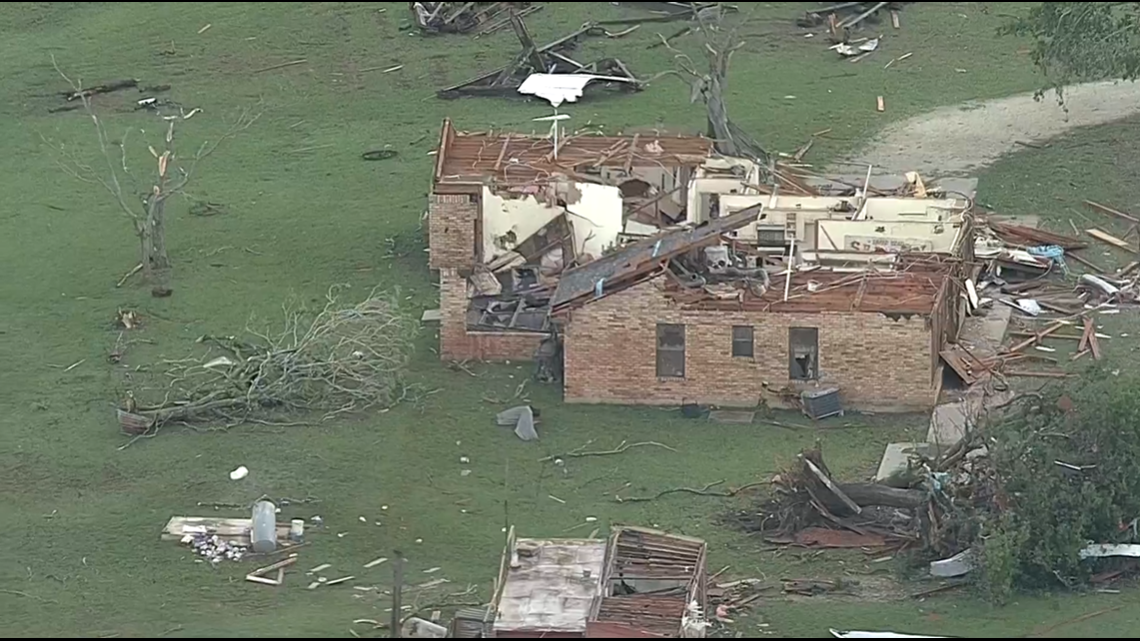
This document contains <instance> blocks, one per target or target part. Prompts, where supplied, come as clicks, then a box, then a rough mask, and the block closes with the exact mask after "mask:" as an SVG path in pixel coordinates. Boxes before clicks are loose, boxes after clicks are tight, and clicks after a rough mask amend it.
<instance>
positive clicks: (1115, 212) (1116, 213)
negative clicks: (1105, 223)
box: [1085, 200, 1140, 224]
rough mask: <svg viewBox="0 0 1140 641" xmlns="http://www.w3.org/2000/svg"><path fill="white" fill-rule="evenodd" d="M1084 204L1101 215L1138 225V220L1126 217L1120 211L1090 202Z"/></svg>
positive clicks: (1126, 215)
mask: <svg viewBox="0 0 1140 641" xmlns="http://www.w3.org/2000/svg"><path fill="white" fill-rule="evenodd" d="M1085 204H1086V205H1088V206H1089V207H1091V208H1093V209H1095V210H1096V211H1099V212H1101V213H1102V214H1108V215H1109V216H1116V217H1117V218H1120V219H1122V220H1127V221H1128V222H1130V223H1134V224H1135V223H1140V218H1136V217H1135V216H1130V215H1128V214H1126V213H1124V212H1122V211H1118V210H1116V209H1113V208H1112V207H1109V206H1107V205H1102V204H1100V203H1095V202H1093V201H1091V200H1086V201H1085Z"/></svg>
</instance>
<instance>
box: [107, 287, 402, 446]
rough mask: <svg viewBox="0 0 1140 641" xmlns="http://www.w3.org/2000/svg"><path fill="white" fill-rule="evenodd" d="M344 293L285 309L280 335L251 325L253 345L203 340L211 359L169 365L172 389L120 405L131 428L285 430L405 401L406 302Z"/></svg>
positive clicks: (138, 431)
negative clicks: (315, 306) (347, 298)
mask: <svg viewBox="0 0 1140 641" xmlns="http://www.w3.org/2000/svg"><path fill="white" fill-rule="evenodd" d="M341 290H342V288H341V287H333V288H331V289H330V290H329V292H328V296H327V299H326V301H325V305H324V307H323V308H322V309H321V310H319V311H316V312H309V311H307V310H305V309H303V308H293V307H290V306H286V307H285V308H284V312H285V318H284V325H283V326H282V327H281V328H280V330H278V331H276V332H272V333H271V332H269V331H266V330H264V329H259V328H257V327H254V326H253V325H252V324H251V326H249V327H247V328H246V333H247V334H248V337H247V338H238V337H235V336H214V335H208V336H203V337H202V338H200V339H198V342H199V343H201V344H202V345H204V346H205V347H206V350H205V352H204V353H203V354H201V355H199V356H198V357H193V358H187V359H182V360H177V361H165V363H166V364H167V367H166V368H165V371H163V372H162V375H163V380H164V381H165V382H164V384H162V385H161V386H155V387H153V388H151V389H143V390H139V391H138V393H137V394H136V393H135V391H133V390H132V391H129V392H128V394H127V398H126V400H125V401H124V402H123V404H122V406H121V407H120V408H119V421H120V423H121V424H122V426H123V428H124V430H125V431H127V432H129V433H132V434H135V435H153V434H154V433H155V432H156V430H157V429H158V428H159V427H161V426H163V425H167V424H172V423H181V424H186V425H190V426H198V425H205V426H209V427H233V426H236V425H240V424H243V423H247V422H262V423H263V422H276V423H280V422H281V420H282V419H283V418H284V417H287V416H307V415H310V414H312V413H313V412H317V413H320V414H321V415H322V416H323V417H324V418H326V419H327V418H333V417H335V416H339V415H341V414H347V413H355V412H359V411H363V410H366V409H370V408H375V407H390V406H392V405H394V404H396V403H398V402H400V401H401V400H403V399H404V398H405V397H406V396H407V394H408V393H409V387H408V386H407V385H406V384H405V379H404V374H405V368H406V366H407V363H408V359H409V357H410V356H411V353H412V347H413V341H414V338H415V335H416V333H417V324H416V323H415V322H414V319H413V318H412V317H411V316H410V315H409V314H407V313H406V312H405V311H403V310H401V309H400V306H399V297H398V296H394V295H385V294H382V293H380V292H376V291H373V292H372V293H371V294H369V296H368V297H367V298H365V299H364V300H363V301H362V302H360V303H357V304H355V305H349V304H346V303H344V302H343V301H342V300H341V297H340V293H341Z"/></svg>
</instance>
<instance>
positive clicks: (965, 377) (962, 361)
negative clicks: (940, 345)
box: [938, 345, 985, 385]
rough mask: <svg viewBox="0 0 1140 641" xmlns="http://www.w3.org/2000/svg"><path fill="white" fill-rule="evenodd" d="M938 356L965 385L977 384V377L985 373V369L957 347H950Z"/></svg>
mask: <svg viewBox="0 0 1140 641" xmlns="http://www.w3.org/2000/svg"><path fill="white" fill-rule="evenodd" d="M938 355H939V356H941V357H942V360H943V361H945V362H946V364H947V365H949V366H950V368H951V369H953V370H954V372H955V373H956V374H957V375H958V377H959V378H961V379H962V382H963V383H965V384H966V385H973V384H974V383H977V382H978V377H979V376H981V375H982V374H984V373H985V367H983V366H982V365H981V364H979V363H978V362H977V361H976V360H975V359H974V358H972V357H971V356H970V354H968V353H967V352H966V351H965V350H964V349H962V348H961V347H958V346H957V345H951V346H950V347H948V348H946V349H944V350H942V351H941V352H939V354H938Z"/></svg>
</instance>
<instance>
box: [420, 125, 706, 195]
mask: <svg viewBox="0 0 1140 641" xmlns="http://www.w3.org/2000/svg"><path fill="white" fill-rule="evenodd" d="M712 153H713V141H712V140H710V139H708V138H704V137H702V136H666V135H657V134H635V135H623V136H602V135H597V134H585V133H583V134H571V135H567V136H565V137H564V138H562V139H561V140H559V144H558V158H557V159H556V158H554V143H553V141H552V140H551V139H550V138H549V137H547V136H537V135H533V134H519V133H510V132H461V131H456V129H455V128H454V127H453V126H452V124H451V120H450V119H446V120H444V121H443V130H442V131H441V132H440V139H439V149H438V151H437V157H436V166H435V180H434V182H435V183H437V184H438V183H440V182H484V181H486V180H488V179H490V180H493V181H495V182H497V183H500V184H508V185H509V184H515V185H517V184H524V183H530V182H534V181H536V180H542V179H545V178H547V177H550V176H551V175H553V174H558V173H561V174H564V175H572V174H574V173H581V172H583V171H584V170H585V169H587V168H592V167H696V166H699V165H700V164H701V163H702V162H704V160H705V159H707V158H708V157H709V156H710V155H712Z"/></svg>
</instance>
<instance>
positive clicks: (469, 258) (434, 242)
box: [428, 194, 479, 269]
mask: <svg viewBox="0 0 1140 641" xmlns="http://www.w3.org/2000/svg"><path fill="white" fill-rule="evenodd" d="M478 219H479V199H478V198H475V197H472V196H469V195H466V194H432V196H431V200H430V203H429V205H428V239H429V240H428V265H429V266H430V267H431V268H432V269H443V268H454V269H470V268H471V267H473V266H474V265H475V260H476V252H477V249H476V245H475V240H476V238H477V234H476V230H477V222H476V221H478Z"/></svg>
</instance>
